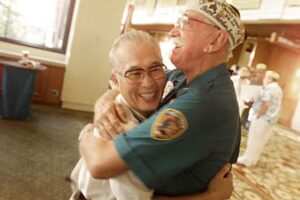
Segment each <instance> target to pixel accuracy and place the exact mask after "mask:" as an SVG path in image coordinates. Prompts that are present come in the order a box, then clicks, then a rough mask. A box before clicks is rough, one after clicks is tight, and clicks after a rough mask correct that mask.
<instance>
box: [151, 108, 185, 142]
mask: <svg viewBox="0 0 300 200" xmlns="http://www.w3.org/2000/svg"><path fill="white" fill-rule="evenodd" d="M187 128H188V122H187V119H186V117H185V115H184V114H183V113H182V112H180V111H178V110H175V109H166V110H164V111H163V112H162V113H160V114H159V115H158V117H157V118H156V120H155V121H154V123H153V125H152V128H151V138H153V139H156V140H171V139H174V138H177V137H179V136H180V135H182V134H183V133H184V132H185V131H186V129H187Z"/></svg>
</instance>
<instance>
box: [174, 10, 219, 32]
mask: <svg viewBox="0 0 300 200" xmlns="http://www.w3.org/2000/svg"><path fill="white" fill-rule="evenodd" d="M189 20H191V21H195V22H199V23H202V24H206V25H209V26H213V27H215V28H217V29H219V27H217V26H216V25H214V24H210V23H208V22H204V21H201V20H199V19H195V18H193V17H190V16H188V15H187V14H185V13H182V14H180V15H179V16H178V18H177V21H176V22H175V23H174V26H175V27H177V28H179V29H181V30H184V28H185V26H186V25H187V23H188V21H189Z"/></svg>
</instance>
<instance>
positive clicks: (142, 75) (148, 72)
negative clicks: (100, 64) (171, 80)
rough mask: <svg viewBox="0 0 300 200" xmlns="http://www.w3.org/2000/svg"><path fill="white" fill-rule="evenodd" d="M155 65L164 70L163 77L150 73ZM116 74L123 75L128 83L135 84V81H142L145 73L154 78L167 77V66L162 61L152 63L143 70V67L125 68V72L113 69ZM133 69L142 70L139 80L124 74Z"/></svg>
mask: <svg viewBox="0 0 300 200" xmlns="http://www.w3.org/2000/svg"><path fill="white" fill-rule="evenodd" d="M155 67H162V69H163V71H164V77H161V78H155V77H153V76H152V75H151V71H150V70H151V69H153V68H155ZM114 71H115V72H116V73H117V74H118V75H120V76H122V77H124V78H125V79H126V81H127V82H128V83H129V84H135V83H141V82H142V81H143V79H144V78H145V74H147V76H148V77H150V78H152V79H154V80H160V79H163V78H166V77H167V67H166V65H165V64H164V63H156V64H153V65H151V66H150V67H149V69H147V70H145V69H142V68H136V69H129V70H127V71H126V72H124V74H123V73H121V72H119V71H117V70H114ZM133 71H142V74H141V77H140V78H139V80H131V79H129V77H128V75H126V74H127V73H129V72H133Z"/></svg>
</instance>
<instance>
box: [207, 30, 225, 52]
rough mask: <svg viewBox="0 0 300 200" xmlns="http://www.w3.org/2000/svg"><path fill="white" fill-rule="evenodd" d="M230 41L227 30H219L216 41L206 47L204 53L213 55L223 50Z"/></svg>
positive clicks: (215, 37)
mask: <svg viewBox="0 0 300 200" xmlns="http://www.w3.org/2000/svg"><path fill="white" fill-rule="evenodd" d="M227 41H228V33H227V31H225V30H218V31H217V32H216V35H215V36H214V39H213V40H212V41H211V42H210V43H209V44H208V45H207V46H206V47H205V49H204V51H205V52H207V53H213V52H216V51H219V50H220V49H222V48H223V47H224V46H225V44H226V43H227Z"/></svg>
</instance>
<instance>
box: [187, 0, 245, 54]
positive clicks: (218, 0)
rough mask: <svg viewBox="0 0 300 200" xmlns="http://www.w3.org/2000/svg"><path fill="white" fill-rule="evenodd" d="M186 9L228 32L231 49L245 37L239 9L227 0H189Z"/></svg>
mask: <svg viewBox="0 0 300 200" xmlns="http://www.w3.org/2000/svg"><path fill="white" fill-rule="evenodd" d="M185 10H194V11H197V12H199V13H200V14H202V15H204V16H205V17H207V18H208V19H209V20H211V21H212V22H214V23H215V24H216V25H217V26H218V27H219V28H221V29H224V30H226V31H227V32H228V35H229V42H230V46H231V49H234V48H235V47H236V46H238V45H239V44H240V43H242V42H243V41H244V38H245V27H244V24H243V23H242V21H241V19H240V14H239V11H238V10H237V9H236V8H235V7H234V6H232V5H231V4H228V3H227V2H226V1H225V0H189V1H188V3H187V5H186V7H185Z"/></svg>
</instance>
